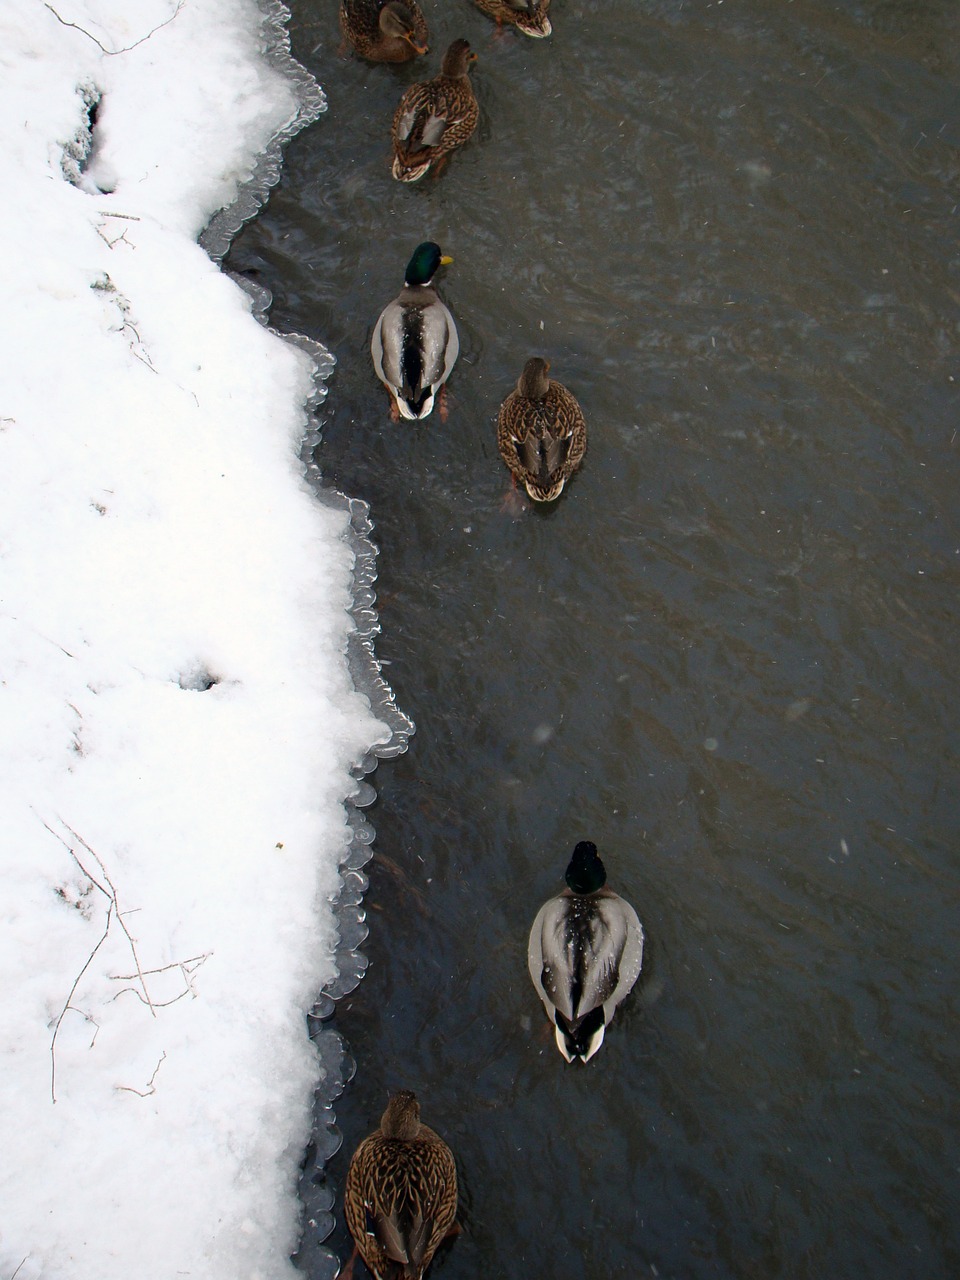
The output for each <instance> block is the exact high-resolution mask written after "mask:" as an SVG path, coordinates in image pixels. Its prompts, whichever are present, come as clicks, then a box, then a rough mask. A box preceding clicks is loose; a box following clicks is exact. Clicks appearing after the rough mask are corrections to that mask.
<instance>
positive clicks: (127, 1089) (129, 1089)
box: [117, 1049, 167, 1098]
mask: <svg viewBox="0 0 960 1280" xmlns="http://www.w3.org/2000/svg"><path fill="white" fill-rule="evenodd" d="M166 1056H167V1051H166V1049H164V1051H163V1053H161V1055H160V1061H159V1062H158V1063H157V1065H156V1066H155V1067H154V1069H153V1075H152V1076H151V1077H150V1079H149V1080H148V1081H147V1087H146V1090H143V1089H134V1088H133V1086H132V1085H129V1084H118V1085H117V1088H118V1089H122V1090H123V1092H124V1093H135V1094H136V1095H137V1097H138V1098H149V1097H150V1095H151V1094H153V1093H156V1092H157V1086H156V1085H155V1084H154V1083H153V1082H154V1080H156V1078H157V1072H158V1071H159V1070H160V1068H161V1066H162V1065H163V1060H164V1058H166Z"/></svg>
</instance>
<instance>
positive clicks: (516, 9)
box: [475, 0, 553, 39]
mask: <svg viewBox="0 0 960 1280" xmlns="http://www.w3.org/2000/svg"><path fill="white" fill-rule="evenodd" d="M475 3H476V5H477V7H478V8H480V9H482V10H483V12H484V13H486V14H489V16H490V17H491V18H495V19H496V22H497V26H498V27H501V26H503V25H504V24H506V25H507V26H510V27H516V28H517V30H518V31H522V32H523V34H524V35H525V36H533V37H534V39H541V38H542V37H543V36H548V35H549V34H550V32H551V31H552V30H553V27H552V26H551V25H550V19H549V18H548V17H547V10H548V9H549V8H550V0H475Z"/></svg>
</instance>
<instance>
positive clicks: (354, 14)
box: [340, 0, 427, 62]
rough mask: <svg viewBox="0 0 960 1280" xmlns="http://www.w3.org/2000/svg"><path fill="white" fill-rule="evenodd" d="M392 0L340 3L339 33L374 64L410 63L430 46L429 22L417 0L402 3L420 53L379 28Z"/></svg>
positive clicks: (409, 43) (359, 0)
mask: <svg viewBox="0 0 960 1280" xmlns="http://www.w3.org/2000/svg"><path fill="white" fill-rule="evenodd" d="M389 2H390V0H341V2H340V30H341V31H342V32H343V37H344V39H345V40H347V41H349V43H350V44H352V45H353V47H354V49H356V51H357V53H358V54H359V55H360V57H361V58H367V59H369V61H371V62H410V61H411V60H412V59H413V58H415V57H417V55H418V52H419V51H420V50H423V51H426V47H427V20H426V18H425V17H424V16H423V11H422V10H421V8H420V6H419V5H418V4H417V3H416V0H401V3H402V5H403V7H404V9H406V11H407V13H408V15H409V18H410V25H411V27H412V29H413V39H414V41H415V43H416V45H419V46H420V50H418V49H417V48H416V47H415V46H414V44H411V42H410V41H409V40H405V39H403V38H402V37H401V36H392V35H388V34H387V33H385V32H384V31H383V30H382V29H381V27H380V11H381V9H383V7H384V5H385V4H389Z"/></svg>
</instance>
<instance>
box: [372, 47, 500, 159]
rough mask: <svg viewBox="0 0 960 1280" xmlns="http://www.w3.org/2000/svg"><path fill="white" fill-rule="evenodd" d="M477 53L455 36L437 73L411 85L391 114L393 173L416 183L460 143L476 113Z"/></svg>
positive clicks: (477, 114) (477, 117) (475, 123)
mask: <svg viewBox="0 0 960 1280" xmlns="http://www.w3.org/2000/svg"><path fill="white" fill-rule="evenodd" d="M476 59H477V55H476V54H475V53H473V52H472V51H471V49H470V45H469V43H468V42H467V41H466V40H454V42H453V44H452V45H451V46H450V48H449V49H448V50H447V52H446V53H445V54H444V55H443V62H442V64H441V66H440V74H439V75H438V76H434V78H433V79H432V80H427V81H426V82H425V83H423V84H412V85H411V86H410V88H409V89H407V91H406V92H405V93H404V95H403V97H402V98H401V99H400V104H399V106H398V107H397V109H396V111H395V112H394V115H393V130H392V133H391V138H392V140H393V176H394V177H395V178H396V179H397V180H398V181H399V182H416V181H417V179H418V178H422V177H423V175H424V174H425V173H426V172H427V170H428V169H429V168H430V166H431V165H436V166H437V167H439V165H440V164H441V163H442V162H443V161H444V160H445V159H446V158H447V156H449V155H450V153H451V152H452V151H454V150H456V148H457V147H461V146H463V144H464V143H465V142H466V141H467V139H468V138H469V137H470V135H471V134H472V133H473V131H474V129H475V128H476V127H477V120H478V119H479V116H480V108H479V107H478V106H477V100H476V98H475V97H474V95H473V85H471V83H470V75H469V71H470V65H471V63H473V62H476Z"/></svg>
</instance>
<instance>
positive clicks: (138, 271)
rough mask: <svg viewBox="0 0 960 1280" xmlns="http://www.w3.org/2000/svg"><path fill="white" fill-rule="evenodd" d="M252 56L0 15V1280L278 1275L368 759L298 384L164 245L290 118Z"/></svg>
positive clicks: (128, 24) (212, 45) (340, 591)
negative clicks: (81, 161) (309, 1033)
mask: <svg viewBox="0 0 960 1280" xmlns="http://www.w3.org/2000/svg"><path fill="white" fill-rule="evenodd" d="M54 10H55V11H56V12H54ZM70 24H73V25H70ZM262 27H263V24H262V15H261V14H260V13H259V11H258V9H257V8H256V6H255V5H254V4H253V3H251V2H249V0H183V3H180V4H177V2H176V0H136V2H135V3H133V2H131V0H60V2H55V3H53V5H52V6H49V5H45V4H43V3H42V2H41V0H7V2H6V4H5V5H4V9H3V14H2V15H0V66H2V68H3V74H2V76H0V102H2V104H3V112H2V119H0V135H2V137H3V151H4V155H5V157H6V163H5V171H6V178H7V198H6V200H5V202H4V205H5V207H4V213H3V222H4V225H5V235H4V245H5V249H6V253H5V282H6V289H5V308H4V313H3V317H2V319H0V326H2V342H0V491H2V502H0V806H2V813H3V836H2V841H0V867H2V885H3V905H2V917H3V932H2V935H0V1007H2V1011H3V1024H4V1036H3V1046H2V1050H0V1055H2V1071H0V1131H2V1133H3V1144H2V1145H3V1161H2V1164H0V1280H8V1278H9V1277H12V1276H13V1275H14V1274H16V1275H17V1277H18V1280H28V1278H30V1277H36V1276H39V1275H41V1274H42V1275H44V1276H48V1277H71V1278H73V1277H75V1278H77V1280H110V1278H111V1277H117V1278H118V1280H120V1278H122V1280H130V1278H131V1277H133V1276H136V1277H138V1278H139V1280H150V1278H151V1277H156V1278H157V1280H160V1278H161V1277H162V1280H170V1277H172V1276H175V1275H188V1274H189V1275H192V1276H194V1277H219V1276H223V1277H227V1276H230V1277H231V1278H232V1280H241V1278H242V1277H253V1276H263V1277H267V1276H270V1277H278V1276H282V1275H284V1274H287V1273H288V1272H289V1271H290V1269H291V1268H290V1264H289V1263H288V1262H287V1261H286V1255H287V1254H288V1252H289V1251H290V1250H291V1249H292V1248H293V1247H294V1245H295V1243H296V1238H297V1228H298V1216H297V1202H296V1198H295V1179H296V1171H297V1166H298V1162H299V1160H300V1156H301V1153H302V1149H303V1145H304V1142H305V1140H306V1136H307V1134H308V1132H309V1124H310V1103H311V1094H312V1087H313V1083H314V1079H315V1074H316V1061H315V1055H314V1052H313V1049H312V1046H311V1045H310V1043H309V1041H308V1040H307V1038H306V1036H305V1032H304V1013H305V1010H306V1009H307V1008H309V1006H310V1004H311V1003H312V1001H313V999H314V997H315V995H316V993H317V991H318V990H319V988H320V986H321V985H322V984H323V983H324V981H326V980H327V979H329V978H330V977H331V976H332V973H333V959H332V953H333V946H334V943H335V923H334V919H333V916H332V913H331V910H330V907H329V901H328V899H329V898H330V896H331V895H332V894H334V893H335V892H336V889H337V885H338V871H337V866H338V861H339V859H340V858H341V857H342V855H343V852H344V850H345V848H346V845H347V841H348V839H349V830H348V827H347V822H346V815H345V812H344V807H343V800H344V797H345V796H346V795H348V794H349V793H350V792H351V791H352V790H353V788H354V786H355V783H354V782H353V781H352V779H351V777H350V773H349V770H350V767H351V766H352V765H353V764H355V763H356V762H357V761H358V760H359V759H361V758H362V757H363V756H364V755H365V754H366V752H367V751H368V749H369V748H370V747H371V745H372V744H374V743H376V742H378V741H381V742H382V741H384V740H385V738H386V737H387V736H388V730H387V729H386V727H385V726H384V725H383V724H382V723H380V722H379V721H378V720H377V719H376V718H375V717H374V716H373V714H372V713H371V712H370V710H369V707H368V704H367V702H366V700H365V699H364V698H362V697H361V696H360V695H358V694H357V693H355V692H354V691H353V688H352V684H351V681H350V677H349V673H348V670H347V664H346V659H345V656H344V651H345V646H346V640H347V632H348V629H349V626H350V620H349V618H348V616H347V613H346V610H347V609H348V608H349V607H350V604H351V594H350V593H351V573H352V568H353V555H352V552H351V550H350V548H349V546H348V545H347V543H346V541H345V533H346V529H347V517H346V514H345V513H343V512H341V511H337V510H334V509H332V508H331V509H328V508H326V507H323V506H321V505H320V504H318V502H317V501H316V499H315V497H314V496H313V494H312V493H311V491H310V489H309V488H308V486H307V484H306V483H305V481H304V479H303V474H302V466H301V463H300V461H299V450H300V442H301V438H302V435H303V432H304V427H305V413H304V404H305V402H306V400H307V398H308V397H309V395H310V393H311V386H312V384H311V374H312V366H311V362H310V360H309V358H308V357H307V356H306V355H305V354H304V353H303V352H301V351H298V350H297V349H296V348H294V347H293V346H291V345H289V344H286V343H284V342H282V341H281V340H280V339H279V338H277V337H276V336H274V335H272V334H271V333H269V332H268V331H267V330H266V329H264V328H263V327H262V326H260V325H259V324H258V323H257V322H256V320H255V319H254V318H253V316H252V315H251V308H250V302H249V299H248V298H247V297H246V296H245V295H244V293H243V292H242V291H241V290H240V289H239V288H238V287H237V286H236V285H235V284H233V283H232V282H231V281H230V280H228V279H227V278H225V277H224V276H223V275H222V274H221V273H220V272H219V271H218V270H217V268H216V267H215V266H214V265H213V263H211V261H210V260H209V258H208V257H207V256H206V254H205V253H204V252H203V251H202V250H201V249H200V248H199V247H198V246H197V244H196V242H195V241H196V236H197V235H198V233H199V232H200V230H201V229H202V227H203V226H204V224H205V223H206V222H207V221H208V219H209V218H210V216H211V214H213V213H214V212H215V211H216V210H217V209H218V208H220V207H221V206H223V205H224V204H229V203H230V202H231V200H232V199H233V198H234V197H235V195H236V192H237V188H238V185H239V184H241V183H242V182H243V181H244V180H245V179H247V178H248V177H249V175H250V173H251V172H252V170H253V168H254V166H255V164H256V160H257V155H258V153H261V152H262V151H263V149H264V148H265V147H266V146H267V144H268V142H269V141H270V139H271V138H273V137H274V136H275V135H277V134H278V133H279V132H281V131H283V130H284V128H285V127H286V126H288V125H289V124H290V122H291V121H292V120H293V119H294V118H295V116H296V114H297V111H298V103H297V98H296V94H295V92H294V90H293V88H292V86H291V83H290V82H289V80H287V79H285V78H284V77H283V76H282V75H281V74H280V73H279V72H278V71H277V70H276V68H275V67H274V66H273V65H272V64H271V63H270V62H268V61H267V60H265V59H264V57H263V56H262V44H263V30H262ZM107 51H110V52H107ZM114 51H122V52H114ZM98 99H99V106H98V107H97V110H96V113H95V126H94V135H93V141H94V148H93V152H92V155H91V157H90V159H89V163H88V164H86V165H83V166H81V167H82V168H83V169H84V171H83V172H82V173H80V172H79V169H78V167H77V164H76V157H77V155H78V154H79V153H80V152H81V151H82V146H81V147H80V148H78V147H77V146H76V145H74V143H75V141H76V140H77V139H78V138H82V135H83V130H84V128H85V126H86V125H87V123H88V118H89V109H90V106H91V104H92V103H94V102H95V101H97V100H98ZM65 156H66V163H65V162H64V157H65ZM71 156H72V157H73V158H72V159H71ZM68 176H72V177H73V179H74V182H73V183H71V182H70V181H68V180H67V177H68Z"/></svg>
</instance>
